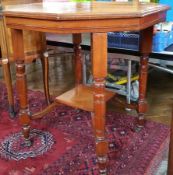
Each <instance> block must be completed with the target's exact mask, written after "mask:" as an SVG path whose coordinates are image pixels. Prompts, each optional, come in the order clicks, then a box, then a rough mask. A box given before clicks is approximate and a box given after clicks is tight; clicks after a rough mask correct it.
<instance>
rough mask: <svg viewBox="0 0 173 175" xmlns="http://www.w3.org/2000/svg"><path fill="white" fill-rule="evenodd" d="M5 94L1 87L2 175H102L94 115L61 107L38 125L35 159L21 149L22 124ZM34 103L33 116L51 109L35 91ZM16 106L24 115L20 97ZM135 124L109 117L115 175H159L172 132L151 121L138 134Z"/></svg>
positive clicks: (31, 94)
mask: <svg viewBox="0 0 173 175" xmlns="http://www.w3.org/2000/svg"><path fill="white" fill-rule="evenodd" d="M3 88H4V86H3V85H1V87H0V93H2V94H0V95H1V96H0V116H1V117H0V144H1V149H0V155H1V156H0V175H31V174H32V175H98V167H97V162H96V155H95V140H94V136H93V130H92V124H91V115H90V113H89V112H86V111H83V110H79V109H74V108H71V107H68V106H64V105H60V106H58V107H57V108H55V109H54V110H53V111H51V112H50V113H49V114H47V115H45V116H44V117H43V118H42V119H38V120H35V121H32V125H31V128H33V130H32V135H33V137H34V138H35V140H33V145H32V147H31V148H30V154H31V155H32V156H28V155H29V150H24V149H21V144H19V143H17V141H16V140H20V139H21V134H20V131H21V126H20V124H19V123H18V119H15V120H12V119H9V116H8V112H7V109H8V102H7V97H6V96H7V95H6V90H5V88H4V89H3ZM15 94H16V93H15ZM4 97H5V98H4ZM28 97H29V107H30V110H31V112H33V113H34V112H36V111H39V110H41V109H43V108H44V107H45V99H44V95H43V93H42V92H38V91H29V95H28ZM4 99H5V100H4ZM15 100H16V108H17V110H18V97H17V96H16V95H15ZM134 123H135V117H133V116H128V115H126V114H120V113H113V112H109V111H108V112H107V115H106V134H107V138H108V142H109V154H108V158H109V165H108V166H109V173H110V175H155V174H156V170H157V168H158V165H159V164H160V162H161V160H162V159H163V157H164V156H165V154H166V152H167V150H168V142H169V127H167V126H165V125H163V124H160V123H156V122H151V121H146V123H145V127H144V128H143V130H142V131H141V132H134V130H133V128H134ZM13 138H15V139H13ZM21 142H22V141H21ZM4 145H5V146H4ZM7 145H9V146H7ZM16 145H17V146H16ZM2 148H3V149H2ZM19 148H20V149H19ZM39 148H40V149H39ZM11 150H12V151H11ZM36 150H37V151H38V152H36ZM20 151H21V152H22V153H26V152H27V154H26V156H25V155H22V156H20V155H18V154H21V152H20ZM34 151H35V152H34ZM14 153H15V154H14ZM14 155H15V156H14ZM14 157H15V158H14Z"/></svg>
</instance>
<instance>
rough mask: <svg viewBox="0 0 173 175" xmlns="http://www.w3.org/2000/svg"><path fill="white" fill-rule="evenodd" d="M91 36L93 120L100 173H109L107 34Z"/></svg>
mask: <svg viewBox="0 0 173 175" xmlns="http://www.w3.org/2000/svg"><path fill="white" fill-rule="evenodd" d="M91 37H92V66H93V69H92V70H93V78H94V112H93V115H92V122H93V128H94V133H95V143H96V154H97V160H98V165H99V171H100V174H107V169H106V166H107V153H108V142H107V140H106V134H105V114H106V102H105V95H104V88H105V77H106V75H107V34H106V33H93V34H92V35H91Z"/></svg>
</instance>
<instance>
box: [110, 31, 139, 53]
mask: <svg viewBox="0 0 173 175" xmlns="http://www.w3.org/2000/svg"><path fill="white" fill-rule="evenodd" d="M108 47H109V48H115V47H116V48H124V49H131V50H139V33H130V32H109V33H108Z"/></svg>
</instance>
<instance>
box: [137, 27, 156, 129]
mask: <svg viewBox="0 0 173 175" xmlns="http://www.w3.org/2000/svg"><path fill="white" fill-rule="evenodd" d="M152 36H153V27H150V28H147V29H144V30H142V31H141V35H140V37H141V40H140V53H141V57H140V70H139V100H138V121H137V128H136V129H137V130H140V129H141V128H142V127H143V126H144V115H145V113H146V111H147V101H146V88H147V77H148V58H149V54H150V53H151V50H152Z"/></svg>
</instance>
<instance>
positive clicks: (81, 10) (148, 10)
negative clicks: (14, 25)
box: [5, 1, 169, 20]
mask: <svg viewBox="0 0 173 175" xmlns="http://www.w3.org/2000/svg"><path fill="white" fill-rule="evenodd" d="M168 8H169V7H168V6H166V5H159V4H155V3H153V4H151V3H146V4H144V3H143V4H139V5H136V4H134V3H133V2H128V3H127V2H126V3H122V2H121V3H120V2H109V3H107V2H88V3H86V2H84V3H75V2H58V1H57V2H43V3H33V4H24V5H14V6H7V7H6V8H5V15H6V16H13V17H14V16H17V17H27V18H36V19H52V20H74V19H76V20H77V19H79V20H80V19H90V20H91V19H107V18H108V19H110V18H134V17H135V18H136V17H144V16H147V15H150V14H154V13H157V12H161V11H164V10H167V9H168Z"/></svg>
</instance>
